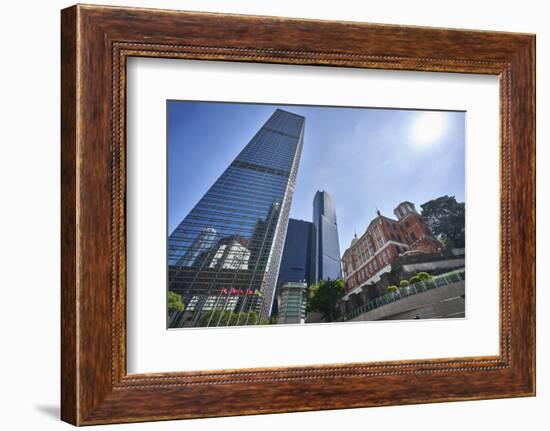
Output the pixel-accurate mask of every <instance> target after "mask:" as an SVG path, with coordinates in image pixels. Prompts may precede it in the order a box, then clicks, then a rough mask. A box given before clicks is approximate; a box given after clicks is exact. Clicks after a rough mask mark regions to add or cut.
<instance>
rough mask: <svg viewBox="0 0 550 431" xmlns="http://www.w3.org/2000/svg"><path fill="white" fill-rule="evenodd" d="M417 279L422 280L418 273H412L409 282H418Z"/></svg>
mask: <svg viewBox="0 0 550 431" xmlns="http://www.w3.org/2000/svg"><path fill="white" fill-rule="evenodd" d="M419 281H422V280H420V277H419V276H418V275H413V276H412V277H411V278H409V283H410V284H414V283H418V282H419Z"/></svg>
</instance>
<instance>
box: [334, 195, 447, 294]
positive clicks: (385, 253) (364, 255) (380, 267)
mask: <svg viewBox="0 0 550 431" xmlns="http://www.w3.org/2000/svg"><path fill="white" fill-rule="evenodd" d="M394 214H395V216H396V217H397V220H394V219H391V218H389V217H385V216H383V215H382V214H380V212H378V215H377V217H376V218H374V219H373V220H372V221H371V222H370V224H369V226H368V227H367V229H366V231H365V233H364V234H363V235H361V237H359V238H358V237H357V235H355V237H354V238H353V240H352V241H351V244H350V247H349V248H348V249H347V250H346V251H345V252H344V255H343V256H342V267H343V271H344V279H345V282H346V284H345V286H346V293H347V294H349V293H354V292H360V291H361V288H362V287H365V286H368V285H370V284H374V283H376V282H377V281H379V280H380V277H381V275H382V274H384V273H386V272H389V271H390V270H391V264H392V262H393V261H395V259H396V258H397V257H399V256H408V255H414V254H421V253H436V252H438V251H439V250H440V249H441V244H440V243H439V241H437V239H436V238H435V237H434V236H433V235H432V233H431V231H430V229H429V228H428V226H427V224H426V223H425V222H424V220H423V219H422V217H421V216H420V215H419V214H418V212H417V211H416V208H415V206H414V204H413V203H411V202H402V203H400V204H399V205H398V206H397V207H396V208H395V210H394Z"/></svg>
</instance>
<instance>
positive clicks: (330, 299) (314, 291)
mask: <svg viewBox="0 0 550 431" xmlns="http://www.w3.org/2000/svg"><path fill="white" fill-rule="evenodd" d="M344 294H345V291H344V280H341V279H339V280H322V281H321V282H319V283H317V284H314V285H312V286H311V287H310V288H309V295H308V299H307V310H308V311H318V312H320V313H322V315H323V318H324V319H325V320H326V321H329V322H332V321H333V320H334V317H335V310H334V306H335V305H336V303H337V302H338V300H340V299H342V297H343V296H344Z"/></svg>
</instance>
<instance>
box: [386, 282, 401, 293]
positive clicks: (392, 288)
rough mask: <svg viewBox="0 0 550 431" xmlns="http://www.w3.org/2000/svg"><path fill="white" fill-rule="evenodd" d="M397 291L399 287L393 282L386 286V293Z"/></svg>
mask: <svg viewBox="0 0 550 431" xmlns="http://www.w3.org/2000/svg"><path fill="white" fill-rule="evenodd" d="M397 292H399V287H397V286H396V285H395V284H392V285H391V286H388V287H386V293H397Z"/></svg>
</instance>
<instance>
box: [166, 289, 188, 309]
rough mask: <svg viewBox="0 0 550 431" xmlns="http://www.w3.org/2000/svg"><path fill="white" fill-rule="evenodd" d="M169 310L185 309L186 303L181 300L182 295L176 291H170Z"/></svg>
mask: <svg viewBox="0 0 550 431" xmlns="http://www.w3.org/2000/svg"><path fill="white" fill-rule="evenodd" d="M168 310H175V311H179V312H182V311H184V310H185V305H183V302H181V295H178V294H177V293H176V292H172V291H171V290H169V291H168Z"/></svg>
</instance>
